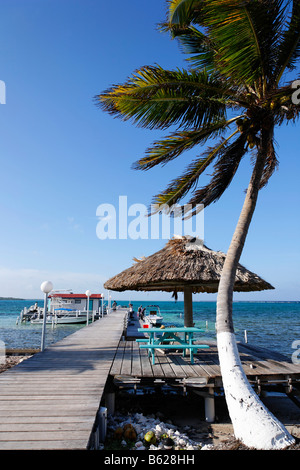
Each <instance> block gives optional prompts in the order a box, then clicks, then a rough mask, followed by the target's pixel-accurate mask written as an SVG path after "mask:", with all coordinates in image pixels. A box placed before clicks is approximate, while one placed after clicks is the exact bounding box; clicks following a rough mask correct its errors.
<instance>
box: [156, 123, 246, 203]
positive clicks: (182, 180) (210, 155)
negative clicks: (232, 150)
mask: <svg viewBox="0 0 300 470" xmlns="http://www.w3.org/2000/svg"><path fill="white" fill-rule="evenodd" d="M237 132H238V131H235V132H234V133H233V134H232V135H231V136H229V137H228V138H227V139H223V140H222V141H221V142H220V143H219V144H217V145H216V146H215V147H213V148H211V149H209V150H208V151H207V152H205V153H204V155H203V156H202V157H201V158H198V159H196V160H194V161H193V162H192V163H191V164H190V165H189V166H188V168H187V169H186V171H185V172H184V174H183V175H182V176H180V177H179V178H176V179H174V180H173V181H171V183H170V184H169V186H168V187H167V188H166V190H165V191H163V192H162V193H160V194H158V195H157V196H156V197H155V199H154V204H156V205H157V204H158V205H163V204H165V205H168V206H172V205H173V204H176V203H177V202H178V201H179V200H180V199H182V198H183V197H184V196H185V195H186V194H187V193H188V192H189V191H191V190H192V188H194V187H195V186H196V185H197V183H198V179H199V177H200V175H201V174H202V173H203V172H204V171H205V169H206V168H207V167H208V166H209V165H210V164H211V163H212V162H213V160H214V159H215V158H216V157H217V156H218V154H219V153H221V152H222V149H223V148H224V147H226V144H227V142H228V141H229V140H230V139H231V138H232V137H233V136H234V135H235V134H236V133H237Z"/></svg>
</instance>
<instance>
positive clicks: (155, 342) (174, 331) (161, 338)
mask: <svg viewBox="0 0 300 470" xmlns="http://www.w3.org/2000/svg"><path fill="white" fill-rule="evenodd" d="M138 331H142V332H144V333H147V335H148V338H147V337H145V338H143V339H137V340H136V341H137V342H138V343H140V348H141V349H148V353H149V356H150V355H151V356H152V364H155V350H156V349H167V350H171V349H182V351H183V356H185V352H186V350H187V349H188V350H189V351H190V360H191V363H192V364H193V363H194V351H196V350H197V349H207V348H209V346H208V345H207V344H194V333H203V332H204V331H205V330H201V329H200V328H196V327H170V328H138ZM174 342H176V344H174ZM142 343H145V344H142ZM171 343H172V344H171Z"/></svg>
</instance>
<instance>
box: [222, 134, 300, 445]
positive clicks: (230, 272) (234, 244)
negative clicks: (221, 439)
mask: <svg viewBox="0 0 300 470" xmlns="http://www.w3.org/2000/svg"><path fill="white" fill-rule="evenodd" d="M271 132H272V131H268V132H265V133H263V135H262V137H261V148H260V150H259V152H258V157H257V160H256V164H255V167H254V169H253V173H252V177H251V180H250V184H249V186H248V190H247V193H246V197H245V201H244V205H243V208H242V211H241V214H240V217H239V220H238V223H237V226H236V229H235V232H234V234H233V237H232V240H231V243H230V246H229V249H228V253H227V255H226V260H225V263H224V266H223V271H222V275H221V279H220V283H219V289H218V298H217V343H218V353H219V361H220V367H221V373H222V381H223V387H224V392H225V397H226V402H227V406H228V411H229V414H230V418H231V421H232V424H233V428H234V433H235V437H236V438H237V439H240V440H241V441H242V442H243V443H244V444H245V445H247V446H248V447H253V448H255V449H262V450H268V449H283V448H285V447H287V446H289V445H291V444H293V443H294V442H295V441H294V439H293V437H292V436H291V435H290V434H289V433H288V432H287V430H286V429H285V428H284V426H283V425H282V424H281V423H280V422H279V421H278V420H277V419H276V418H275V417H274V416H273V415H272V413H270V411H269V410H268V409H267V408H266V407H265V406H264V405H263V403H262V402H261V401H260V399H259V398H258V396H257V395H256V393H255V392H254V390H253V389H252V387H251V386H250V384H249V382H248V379H247V377H246V374H245V373H244V371H243V367H242V363H241V361H240V357H239V353H238V349H237V344H236V339H235V334H234V328H233V320H232V300H233V285H234V280H235V273H236V269H237V265H238V262H239V259H240V256H241V253H242V250H243V247H244V243H245V240H246V236H247V233H248V229H249V225H250V222H251V219H252V216H253V212H254V209H255V206H256V201H257V197H258V192H259V187H260V181H261V177H262V174H263V169H264V164H265V159H266V153H267V141H268V138H269V137H270V135H271Z"/></svg>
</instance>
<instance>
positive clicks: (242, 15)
mask: <svg viewBox="0 0 300 470" xmlns="http://www.w3.org/2000/svg"><path fill="white" fill-rule="evenodd" d="M282 3H283V2H282V1H280V0H277V1H276V2H273V1H272V2H270V1H267V0H251V1H249V0H246V1H240V0H222V1H207V2H205V8H204V10H205V13H204V14H205V23H206V24H207V26H208V29H209V35H210V37H211V38H212V40H213V41H214V42H215V43H216V44H217V45H218V54H217V57H216V60H217V62H218V64H219V69H220V70H222V73H223V74H225V75H228V76H231V77H235V78H236V79H238V80H243V81H245V82H247V83H251V82H253V81H256V80H258V79H259V78H262V80H265V79H266V77H267V76H268V74H269V73H270V70H272V67H273V51H274V50H276V47H277V42H278V40H279V32H280V28H281V27H282V23H283V19H284V15H283V7H282ZM278 31H279V32H278Z"/></svg>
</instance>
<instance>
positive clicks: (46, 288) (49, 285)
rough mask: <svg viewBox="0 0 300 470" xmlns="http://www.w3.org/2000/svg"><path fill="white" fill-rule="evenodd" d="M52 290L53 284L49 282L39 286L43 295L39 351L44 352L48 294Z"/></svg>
mask: <svg viewBox="0 0 300 470" xmlns="http://www.w3.org/2000/svg"><path fill="white" fill-rule="evenodd" d="M52 289H53V284H52V282H50V281H45V282H43V283H42V284H41V291H42V292H44V294H45V298H44V315H43V328H42V341H41V351H44V349H45V336H46V321H47V303H48V294H49V292H51V291H52Z"/></svg>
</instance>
